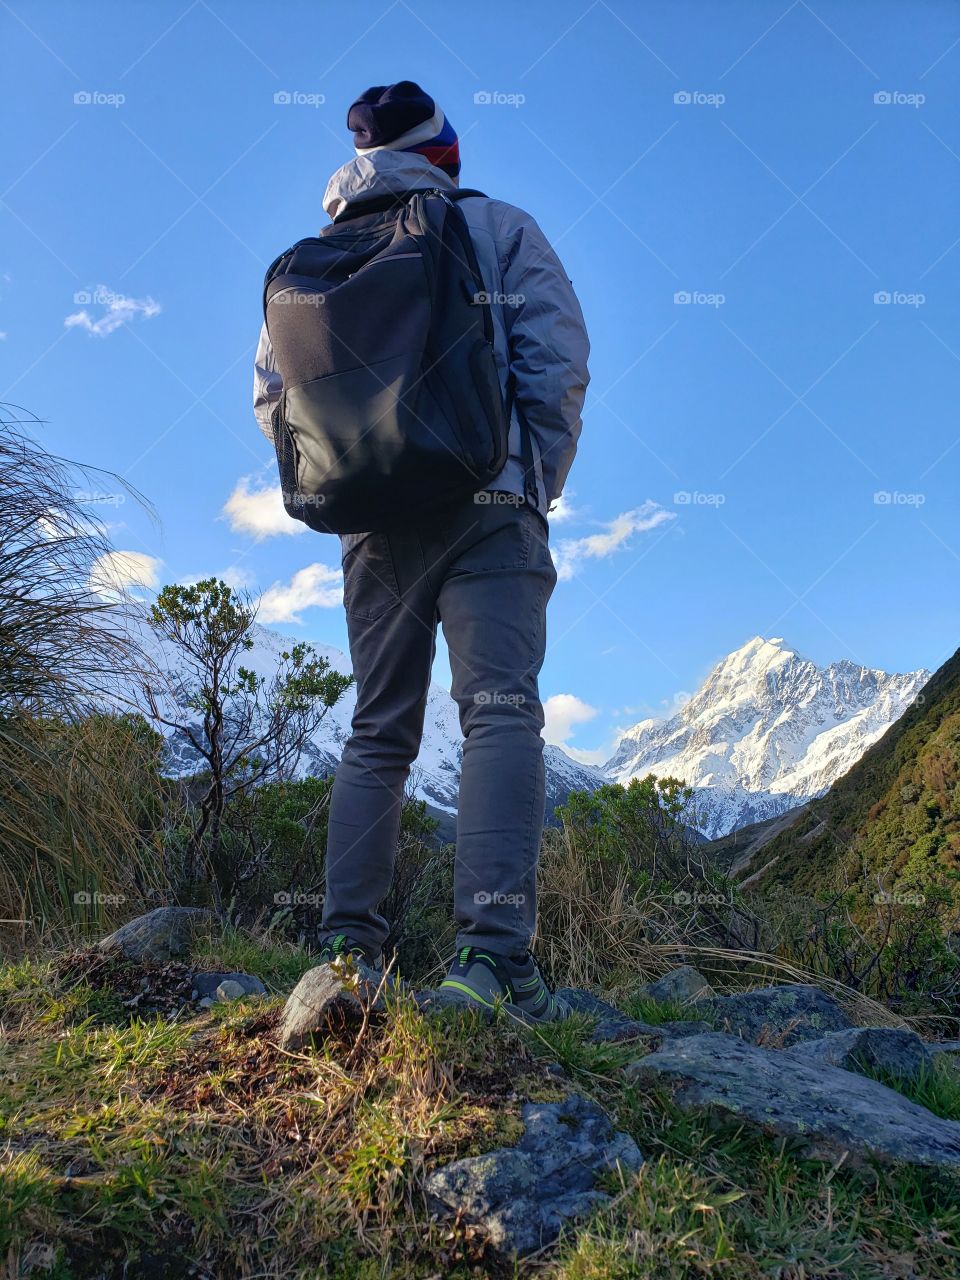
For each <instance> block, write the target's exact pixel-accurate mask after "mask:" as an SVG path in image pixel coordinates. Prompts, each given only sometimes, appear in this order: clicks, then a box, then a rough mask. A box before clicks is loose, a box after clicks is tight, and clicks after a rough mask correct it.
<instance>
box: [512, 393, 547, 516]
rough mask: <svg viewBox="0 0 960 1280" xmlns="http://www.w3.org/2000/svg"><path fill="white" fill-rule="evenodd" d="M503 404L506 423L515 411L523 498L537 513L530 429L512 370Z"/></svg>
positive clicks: (537, 505) (535, 479) (537, 498)
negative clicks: (518, 435)
mask: <svg viewBox="0 0 960 1280" xmlns="http://www.w3.org/2000/svg"><path fill="white" fill-rule="evenodd" d="M505 403H506V410H507V420H508V421H509V420H510V419H511V418H512V416H513V411H514V409H516V411H517V426H518V427H519V428H520V461H521V462H522V463H523V496H524V497H525V498H526V500H527V502H528V503H529V504H530V505H531V506H533V507H535V508H536V509H537V510H538V511H539V509H540V495H539V493H538V492H537V468H536V464H535V463H534V460H533V442H532V439H531V436H530V427H529V426H528V424H527V420H526V418H525V417H524V414H523V410H522V409H521V408H520V404H519V402H518V400H517V384H516V378H515V377H514V374H513V371H512V370H511V372H510V374H509V376H508V378H507V394H506V397H505Z"/></svg>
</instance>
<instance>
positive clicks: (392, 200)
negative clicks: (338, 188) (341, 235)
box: [333, 187, 486, 225]
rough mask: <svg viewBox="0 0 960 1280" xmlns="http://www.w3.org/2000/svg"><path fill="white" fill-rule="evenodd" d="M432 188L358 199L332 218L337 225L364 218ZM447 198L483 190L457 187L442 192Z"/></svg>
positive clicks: (471, 194) (476, 194) (484, 194)
mask: <svg viewBox="0 0 960 1280" xmlns="http://www.w3.org/2000/svg"><path fill="white" fill-rule="evenodd" d="M433 190H434V188H432V187H415V188H413V189H412V190H411V191H399V192H397V193H396V194H395V195H387V196H373V197H372V198H371V199H370V200H358V201H357V202H356V204H350V205H347V207H346V209H343V210H341V212H340V213H338V214H337V216H336V217H335V218H334V220H333V221H334V224H335V225H339V224H340V223H341V222H349V221H350V220H351V219H352V218H364V217H366V216H367V214H369V213H385V212H386V211H387V210H388V209H394V208H397V207H398V206H399V205H401V204H403V203H404V202H405V201H407V200H409V199H410V197H411V196H415V195H421V194H426V195H429V194H430V193H431V192H432V191H433ZM442 194H443V195H445V196H446V197H447V199H448V200H464V199H466V197H467V196H483V197H484V199H485V198H486V193H485V192H483V191H475V190H474V189H473V188H472V187H464V188H463V190H460V189H459V188H457V189H455V190H453V191H444V192H443V193H442Z"/></svg>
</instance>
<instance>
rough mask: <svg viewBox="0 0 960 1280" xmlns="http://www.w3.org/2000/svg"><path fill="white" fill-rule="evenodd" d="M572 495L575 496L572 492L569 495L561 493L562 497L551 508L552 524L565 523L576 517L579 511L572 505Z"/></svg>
mask: <svg viewBox="0 0 960 1280" xmlns="http://www.w3.org/2000/svg"><path fill="white" fill-rule="evenodd" d="M572 497H573V494H572V493H571V494H569V495H568V494H566V493H561V495H560V497H559V498H558V499H557V500H556V502H555V503H554V504H553V506H552V507H551V508H550V523H551V524H563V522H564V521H565V520H574V519H576V516H577V512H576V510H575V509H574V508H573V507H572V506H571V505H570V498H572Z"/></svg>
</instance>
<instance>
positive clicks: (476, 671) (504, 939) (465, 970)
mask: <svg viewBox="0 0 960 1280" xmlns="http://www.w3.org/2000/svg"><path fill="white" fill-rule="evenodd" d="M347 125H348V128H350V129H351V130H353V135H354V144H355V148H356V153H357V154H356V159H353V160H351V161H349V162H348V163H347V164H345V165H344V166H343V167H342V168H341V169H339V170H338V171H337V172H336V173H335V174H334V175H333V177H332V178H331V179H330V182H329V184H328V186H327V190H326V194H325V196H324V200H323V207H324V209H325V210H326V212H327V213H328V214H329V215H330V217H331V218H335V217H336V216H337V215H338V214H342V213H343V211H344V210H346V209H348V208H349V207H350V206H351V205H354V204H356V203H357V202H362V201H368V200H371V199H374V198H377V197H383V196H391V195H397V194H400V193H404V192H408V191H412V190H419V189H439V190H440V191H444V190H451V189H453V188H456V187H457V186H458V178H459V173H460V157H459V143H458V139H457V135H456V133H455V132H454V130H453V128H452V126H451V125H450V123H449V121H447V120H446V118H445V116H444V114H443V112H442V111H441V110H440V108H439V107H438V106H437V105H436V103H435V102H434V100H433V99H432V98H431V97H429V95H427V94H426V93H425V92H424V91H423V90H422V89H421V88H420V87H419V86H418V85H416V84H414V83H413V82H412V81H409V80H404V81H401V82H400V83H398V84H395V85H390V86H387V87H382V86H381V87H376V88H372V89H368V90H367V91H366V93H364V94H363V95H362V96H361V97H360V98H358V99H357V101H356V102H355V103H354V104H353V105H352V106H351V108H350V111H349V113H348V116H347ZM458 205H459V208H460V209H461V210H462V212H463V215H464V217H465V219H466V222H467V226H468V228H469V232H470V237H471V240H472V241H473V244H474V246H475V249H476V253H477V258H478V262H479V266H480V272H481V275H482V277H483V282H484V286H485V288H486V290H487V291H488V293H489V294H490V295H491V297H492V299H493V303H494V305H493V306H492V312H493V318H494V325H495V335H494V336H495V344H494V345H495V353H496V357H497V363H498V368H499V373H500V378H501V385H502V387H503V389H504V393H505V394H506V389H507V385H508V376H512V380H513V398H512V403H513V406H514V414H513V417H512V419H511V427H510V449H509V454H510V456H509V458H508V460H507V462H506V465H505V466H504V467H503V469H502V471H501V472H500V474H499V475H498V476H496V478H495V479H494V480H493V481H492V482H491V483H490V484H489V485H488V486H487V488H486V490H483V491H481V492H479V493H478V494H476V495H474V500H472V501H468V502H467V503H465V504H462V505H461V506H460V507H459V508H458V509H456V510H455V511H454V512H453V513H452V514H451V515H450V516H447V517H444V518H443V519H442V520H440V521H436V522H434V523H432V524H431V525H430V526H429V527H422V528H419V529H416V530H413V531H411V530H406V531H403V532H399V531H398V532H396V533H373V534H346V535H342V539H341V541H342V547H343V574H344V606H345V610H346V615H347V629H348V634H349V640H350V655H351V659H352V662H353V670H354V674H355V676H356V682H357V705H356V711H355V713H354V716H353V725H352V729H353V732H352V736H351V738H350V740H349V742H348V743H347V745H346V747H345V749H344V752H343V758H342V760H341V762H340V766H339V768H338V769H337V775H336V780H335V783H334V788H333V795H332V799H331V805H330V822H329V836H328V843H327V884H326V901H325V906H324V917H323V927H324V935H323V937H322V938H321V945H322V951H321V955H322V956H323V958H324V959H331V958H333V957H335V956H336V955H339V954H342V953H344V952H349V953H351V954H352V955H354V957H355V958H356V959H357V960H359V961H360V962H361V963H362V964H365V965H369V966H371V967H374V968H376V967H378V966H379V965H380V964H381V962H382V957H381V949H382V946H383V943H384V940H385V938H386V936H387V923H386V921H385V920H384V919H383V917H382V916H381V915H380V914H378V906H379V904H380V902H381V901H382V900H383V898H384V897H385V896H386V894H387V891H388V889H389V887H390V882H391V877H392V874H393V863H394V855H395V851H396V847H397V837H398V830H399V822H400V805H401V800H402V796H403V789H404V784H405V782H406V779H407V776H408V773H409V769H410V765H411V763H412V762H413V760H414V759H415V758H416V755H417V752H418V750H419V747H420V738H421V734H422V731H423V719H424V710H425V705H426V698H427V691H428V687H429V683H430V675H431V669H432V665H433V659H434V651H435V644H436V630H437V623H438V622H440V623H441V624H442V626H443V632H444V637H445V639H446V642H447V646H448V648H449V652H450V663H451V670H452V677H453V678H452V689H451V692H452V694H453V697H454V699H455V700H456V702H457V706H458V708H459V713H460V724H461V728H462V730H463V735H464V747H463V768H462V772H461V778H460V800H459V811H458V816H457V852H456V865H455V875H454V897H455V911H456V918H457V924H458V928H459V932H458V936H457V952H456V956H455V958H454V960H453V963H452V964H451V966H450V970H449V972H448V974H447V977H446V979H445V980H444V982H443V984H442V989H443V990H444V992H445V993H446V994H447V995H448V996H449V997H450V998H451V999H453V1000H462V1001H465V1002H479V1003H481V1004H484V1005H492V1004H493V1003H495V1002H496V1001H497V1000H500V1001H502V1002H503V1004H504V1007H506V1008H507V1009H508V1010H510V1011H511V1012H513V1013H515V1014H516V1015H517V1016H519V1017H520V1018H522V1019H524V1020H532V1021H544V1020H550V1019H553V1018H556V1017H558V1016H562V1014H563V1012H565V1011H564V1010H563V1009H562V1007H561V1006H560V1004H559V1002H558V1001H557V1000H556V998H555V997H554V996H553V995H552V994H551V993H550V991H549V990H548V989H547V987H546V985H545V983H544V982H543V979H542V978H541V976H540V973H539V971H538V969H537V966H536V964H535V962H534V960H533V958H532V956H531V955H530V951H529V947H530V941H531V938H532V935H533V931H534V927H535V923H536V873H537V860H538V856H539V850H540V839H541V832H542V827H543V818H544V767H543V741H542V739H541V737H540V733H541V730H542V728H543V711H542V708H541V704H540V698H539V693H538V688H537V676H538V673H539V671H540V667H541V665H542V663H543V657H544V650H545V644H546V630H545V614H546V606H547V601H548V600H549V598H550V594H551V592H552V590H553V588H554V585H555V583H556V573H555V570H554V567H553V561H552V559H551V556H550V551H549V547H548V531H547V513H548V509H549V506H550V504H551V503H553V502H554V501H556V499H557V498H559V496H560V493H561V491H562V489H563V485H564V481H565V480H566V477H567V473H568V471H569V469H570V465H571V463H572V461H573V457H574V454H575V452H576V445H577V439H578V437H579V434H580V426H581V423H580V413H581V409H582V406H583V398H584V393H585V390H586V385H587V381H588V376H589V375H588V373H587V355H588V352H589V344H588V341H587V335H586V331H585V328H584V322H583V316H582V314H581V311H580V306H579V303H578V302H577V299H576V296H575V294H574V292H573V288H572V286H571V284H570V281H569V280H568V279H567V276H566V274H565V272H564V270H563V268H562V266H561V264H560V262H559V260H558V259H557V257H556V255H555V254H554V252H553V250H552V249H551V248H550V246H549V244H548V243H547V241H546V239H545V238H544V236H543V233H542V232H541V230H540V228H539V227H538V226H537V224H536V222H534V220H533V219H532V218H531V217H530V216H529V215H528V214H526V213H523V212H522V211H521V210H519V209H516V208H514V207H513V206H512V205H508V204H504V203H503V202H501V201H499V200H492V199H487V198H484V197H481V196H467V197H464V198H463V199H462V200H460V201H459V202H458ZM281 390H282V383H281V379H280V375H279V374H278V373H277V372H276V368H275V364H274V360H273V353H272V351H271V348H270V342H269V339H268V337H267V333H266V329H265V328H264V330H263V332H262V333H261V337H260V344H259V348H258V351H257V358H256V372H255V382H254V410H255V412H256V415H257V419H258V421H259V424H260V427H261V429H262V430H263V432H264V434H265V435H266V436H267V437H268V439H270V440H271V441H272V440H273V429H272V425H271V419H270V415H271V410H272V406H273V405H274V404H275V403H276V401H277V400H278V399H279V396H280V393H281ZM519 414H522V415H523V419H524V420H525V422H526V426H527V428H528V430H529V438H530V439H531V442H532V451H533V466H534V473H535V480H536V483H535V492H534V491H533V490H534V486H533V485H532V484H530V483H526V484H525V474H526V472H525V464H524V454H523V450H522V438H521V426H520V420H519V417H518V415H519Z"/></svg>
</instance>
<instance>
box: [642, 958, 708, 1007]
mask: <svg viewBox="0 0 960 1280" xmlns="http://www.w3.org/2000/svg"><path fill="white" fill-rule="evenodd" d="M637 994H638V995H641V996H646V997H647V998H648V999H650V1000H664V1001H666V1000H669V1001H673V1002H676V1003H679V1004H688V1003H689V1004H693V1003H694V1002H695V1001H697V1000H705V999H707V997H708V996H712V995H713V987H711V985H710V983H709V982H708V981H707V980H706V978H705V977H704V976H703V974H702V973H698V972H697V970H696V969H694V967H693V965H690V964H683V965H681V966H680V968H679V969H671V970H670V972H669V973H665V974H664V975H663V977H662V978H657V980H656V982H647V983H645V984H644V985H643V986H642V987H640V989H639V991H638V992H637Z"/></svg>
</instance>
